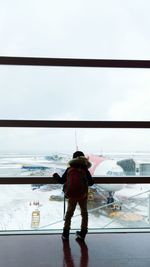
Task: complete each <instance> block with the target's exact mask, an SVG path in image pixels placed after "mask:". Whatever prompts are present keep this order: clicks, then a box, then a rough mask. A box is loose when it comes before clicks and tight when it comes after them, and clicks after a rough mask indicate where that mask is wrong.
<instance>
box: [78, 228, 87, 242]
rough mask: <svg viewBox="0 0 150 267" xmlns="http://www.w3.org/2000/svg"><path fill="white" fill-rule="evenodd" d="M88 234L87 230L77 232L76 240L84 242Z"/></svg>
mask: <svg viewBox="0 0 150 267" xmlns="http://www.w3.org/2000/svg"><path fill="white" fill-rule="evenodd" d="M86 234H87V230H81V231H77V232H76V238H78V239H80V240H84V238H85V236H86Z"/></svg>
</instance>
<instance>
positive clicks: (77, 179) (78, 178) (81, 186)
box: [63, 167, 88, 199]
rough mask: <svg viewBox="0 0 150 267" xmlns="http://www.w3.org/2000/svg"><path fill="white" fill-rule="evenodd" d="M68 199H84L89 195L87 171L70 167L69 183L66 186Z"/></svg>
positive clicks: (68, 173) (65, 190) (65, 191)
mask: <svg viewBox="0 0 150 267" xmlns="http://www.w3.org/2000/svg"><path fill="white" fill-rule="evenodd" d="M63 191H64V193H65V197H66V198H74V199H83V198H85V197H86V196H87V193H88V181H87V178H86V171H85V170H84V169H81V168H75V167H70V168H69V169H68V172H67V181H66V183H65V184H64V190H63Z"/></svg>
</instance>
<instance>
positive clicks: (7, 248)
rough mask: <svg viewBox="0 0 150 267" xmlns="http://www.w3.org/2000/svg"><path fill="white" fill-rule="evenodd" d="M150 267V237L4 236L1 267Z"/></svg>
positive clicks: (144, 235) (0, 242)
mask: <svg viewBox="0 0 150 267" xmlns="http://www.w3.org/2000/svg"><path fill="white" fill-rule="evenodd" d="M65 266H66V267H81V266H82V267H131V266H132V267H149V266H150V233H117V234H114V233H113V234H112V233H109V234H108V233H107V234H102V233H100V234H88V235H87V237H86V241H85V242H81V241H80V242H77V241H76V240H75V237H74V235H73V234H71V235H70V241H69V242H67V241H62V240H61V237H60V235H59V234H56V235H8V236H0V267H65Z"/></svg>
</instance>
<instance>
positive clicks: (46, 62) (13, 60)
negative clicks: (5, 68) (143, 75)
mask: <svg viewBox="0 0 150 267" xmlns="http://www.w3.org/2000/svg"><path fill="white" fill-rule="evenodd" d="M0 64H2V65H28V66H62V67H101V68H150V60H118V59H77V58H37V57H5V56H1V57H0Z"/></svg>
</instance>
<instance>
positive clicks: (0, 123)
mask: <svg viewBox="0 0 150 267" xmlns="http://www.w3.org/2000/svg"><path fill="white" fill-rule="evenodd" d="M0 127H43V128H131V129H132V128H150V121H63V120H55V121H54V120H50V121H47V120H0Z"/></svg>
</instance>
